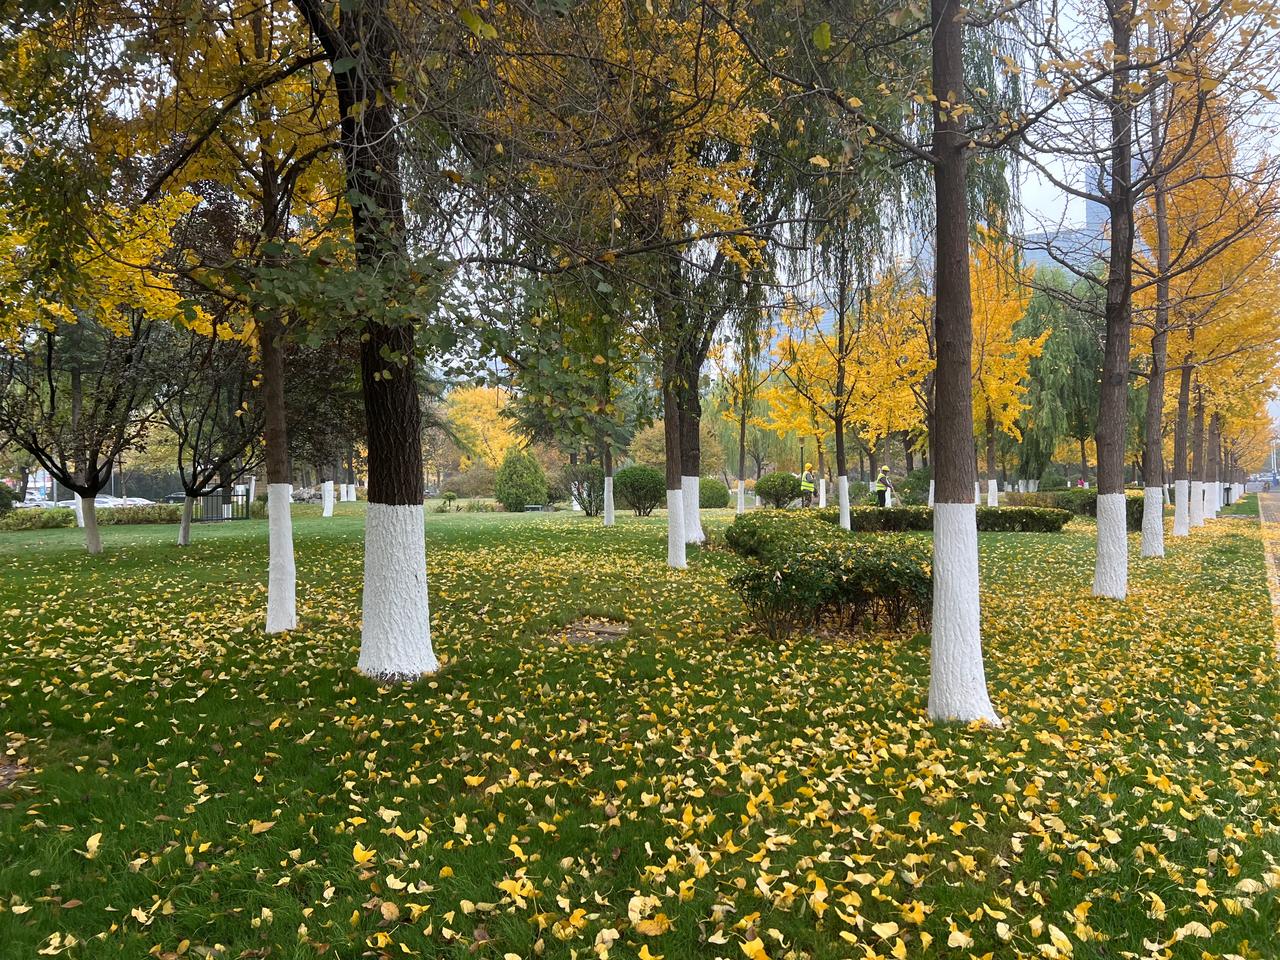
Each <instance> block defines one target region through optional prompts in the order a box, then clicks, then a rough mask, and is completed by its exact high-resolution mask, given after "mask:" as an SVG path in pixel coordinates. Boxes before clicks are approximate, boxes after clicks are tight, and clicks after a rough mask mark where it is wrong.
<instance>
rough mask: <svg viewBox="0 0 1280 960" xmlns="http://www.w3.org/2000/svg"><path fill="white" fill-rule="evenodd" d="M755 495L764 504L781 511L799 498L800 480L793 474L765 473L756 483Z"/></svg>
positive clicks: (780, 472)
mask: <svg viewBox="0 0 1280 960" xmlns="http://www.w3.org/2000/svg"><path fill="white" fill-rule="evenodd" d="M756 495H757V496H759V497H760V499H761V500H763V501H764V502H765V503H768V504H769V505H771V506H774V507H777V508H778V509H779V510H782V509H783V508H785V507H786V505H787V504H789V503H790V502H791V501H792V500H794V499H796V498H797V497H799V496H800V478H799V477H797V476H796V475H795V474H794V473H783V472H782V471H777V472H775V473H766V474H765V475H764V476H763V477H761V478H760V479H759V480H757V481H756Z"/></svg>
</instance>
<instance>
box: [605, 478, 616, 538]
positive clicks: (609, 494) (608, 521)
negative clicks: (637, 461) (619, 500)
mask: <svg viewBox="0 0 1280 960" xmlns="http://www.w3.org/2000/svg"><path fill="white" fill-rule="evenodd" d="M613 522H614V511H613V477H605V478H604V525H605V526H606V527H612V526H613Z"/></svg>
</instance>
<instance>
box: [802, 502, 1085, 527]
mask: <svg viewBox="0 0 1280 960" xmlns="http://www.w3.org/2000/svg"><path fill="white" fill-rule="evenodd" d="M812 512H813V514H814V516H815V517H817V518H818V519H819V520H823V521H825V522H827V523H839V522H840V508H839V507H823V508H821V509H820V510H814V511H812ZM977 516H978V529H979V530H980V531H982V532H984V533H988V532H991V533H995V532H1000V533H1010V532H1018V533H1059V532H1061V530H1062V528H1063V527H1065V526H1066V525H1067V523H1068V522H1069V521H1070V520H1071V513H1070V512H1068V511H1066V510H1058V509H1052V508H1045V507H978V508H977ZM849 529H850V530H852V531H853V532H855V533H906V532H908V531H926V530H932V529H933V510H932V509H931V508H930V507H850V508H849Z"/></svg>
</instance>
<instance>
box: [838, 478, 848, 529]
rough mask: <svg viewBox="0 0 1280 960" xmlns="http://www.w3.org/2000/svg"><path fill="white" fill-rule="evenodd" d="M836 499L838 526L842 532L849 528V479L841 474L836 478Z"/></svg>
mask: <svg viewBox="0 0 1280 960" xmlns="http://www.w3.org/2000/svg"><path fill="white" fill-rule="evenodd" d="M836 499H837V501H838V502H839V504H840V526H841V528H842V529H844V530H848V529H849V527H850V518H849V478H848V477H846V476H845V475H844V474H843V473H842V474H840V476H838V477H836Z"/></svg>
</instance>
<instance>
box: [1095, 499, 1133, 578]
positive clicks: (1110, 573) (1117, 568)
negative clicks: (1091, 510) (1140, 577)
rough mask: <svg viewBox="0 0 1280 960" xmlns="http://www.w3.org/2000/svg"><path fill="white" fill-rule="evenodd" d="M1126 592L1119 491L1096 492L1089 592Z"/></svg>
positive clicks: (1125, 550) (1125, 539) (1126, 552)
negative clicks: (1094, 545) (1094, 550)
mask: <svg viewBox="0 0 1280 960" xmlns="http://www.w3.org/2000/svg"><path fill="white" fill-rule="evenodd" d="M1128 592H1129V534H1128V531H1127V530H1126V529H1125V507H1124V494H1123V493H1103V494H1100V495H1099V496H1098V557H1097V561H1096V563H1095V564H1094V568H1093V595H1094V596H1095V597H1106V598H1108V599H1110V600H1123V599H1124V598H1125V597H1126V596H1127V595H1128Z"/></svg>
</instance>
